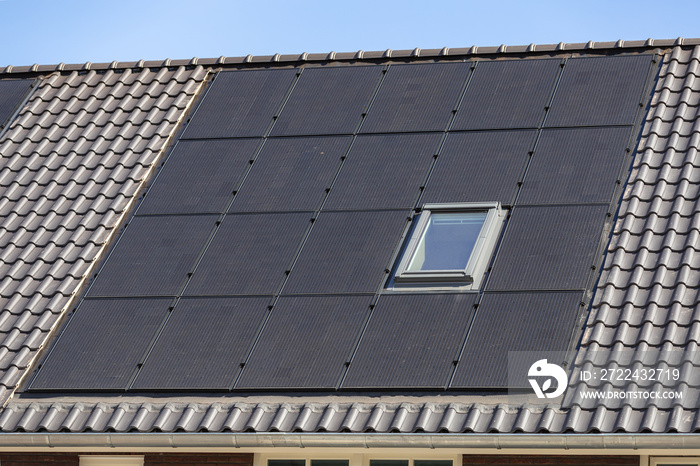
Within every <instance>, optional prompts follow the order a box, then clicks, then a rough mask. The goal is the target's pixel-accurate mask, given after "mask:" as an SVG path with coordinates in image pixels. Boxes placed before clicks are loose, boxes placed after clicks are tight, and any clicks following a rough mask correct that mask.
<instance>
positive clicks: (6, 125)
mask: <svg viewBox="0 0 700 466" xmlns="http://www.w3.org/2000/svg"><path fill="white" fill-rule="evenodd" d="M40 79H41V78H40ZM31 81H32V82H31V83H30V84H29V88H28V89H27V90H26V92H25V93H24V95H23V96H22V98H21V99H20V101H19V102H18V103H17V105H15V107H14V108H13V109H12V112H11V113H10V114H9V115H8V116H7V118H5V120H4V121H0V139H2V137H3V136H4V135H5V133H6V132H7V131H8V130H9V129H10V126H12V122H13V121H14V120H15V118H17V116H18V115H19V114H20V112H21V111H22V108H23V107H24V106H25V104H26V103H27V102H29V99H31V97H32V94H33V93H34V91H36V89H38V88H39V86H38V85H37V84H39V79H33V80H31Z"/></svg>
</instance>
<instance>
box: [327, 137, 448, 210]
mask: <svg viewBox="0 0 700 466" xmlns="http://www.w3.org/2000/svg"><path fill="white" fill-rule="evenodd" d="M440 137H441V136H440V135H439V134H389V135H376V136H358V138H357V140H356V141H355V143H354V144H353V146H352V149H351V150H350V152H349V154H348V157H347V159H346V160H345V164H344V165H343V168H342V169H341V171H340V174H339V175H338V178H337V180H336V182H335V184H334V185H333V188H332V189H331V192H330V194H329V197H328V200H327V201H326V204H325V205H324V207H323V208H324V209H325V210H344V209H395V208H412V207H413V206H414V205H415V203H416V199H417V198H418V195H419V194H420V187H421V186H422V185H423V183H424V181H425V177H426V176H427V175H428V170H429V169H430V166H431V165H432V163H433V155H434V154H435V153H436V151H437V146H438V143H439V142H440Z"/></svg>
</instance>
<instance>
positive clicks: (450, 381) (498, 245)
mask: <svg viewBox="0 0 700 466" xmlns="http://www.w3.org/2000/svg"><path fill="white" fill-rule="evenodd" d="M565 63H566V59H563V60H562V62H561V63H560V66H559V70H558V73H557V76H556V79H555V80H554V85H553V86H552V89H551V91H550V93H549V98H548V99H547V103H546V106H545V109H544V110H545V111H544V112H543V114H542V118H541V120H540V122H539V124H538V128H537V132H536V133H535V137H534V139H533V141H532V143H531V145H530V148H529V150H528V158H527V161H526V164H525V167H523V171H522V173H521V175H520V178H519V181H518V184H517V188H516V191H515V194H514V196H513V199H512V201H511V203H510V204H511V205H515V203H516V201H517V198H518V195H519V192H520V190H521V188H522V182H523V179H524V177H525V174H526V173H527V169H528V166H529V165H530V162H531V161H532V154H533V153H534V150H535V147H536V146H537V141H538V139H539V137H540V134H541V132H542V128H543V127H544V124H545V122H546V119H547V113H548V109H549V107H550V106H551V104H552V101H553V99H554V96H555V95H556V91H557V87H558V85H559V82H560V80H561V76H562V73H563V68H564V64H565ZM458 111H459V110H458ZM510 218H511V213H510V212H508V214H507V215H506V218H505V219H504V222H503V223H504V224H503V226H502V228H501V231H500V234H499V238H498V241H497V242H496V245H495V246H494V251H493V254H492V255H491V258H490V260H489V265H488V267H487V268H486V273H485V277H484V279H483V282H482V286H481V289H480V290H479V291H478V296H477V298H476V301H475V303H474V313H473V315H472V317H471V321H470V322H469V324H468V325H467V328H466V330H465V332H464V336H463V338H462V345H461V347H460V348H459V351H458V354H457V356H456V359H455V361H456V364H454V365H453V367H452V372H451V373H450V375H449V377H448V380H447V388H450V387H451V386H452V384H453V382H454V379H455V376H456V374H457V370H458V368H459V364H460V362H461V361H462V359H463V355H464V351H465V349H466V345H467V342H468V341H469V336H470V334H471V331H472V329H473V326H474V322H475V320H476V318H477V316H478V315H479V306H480V305H481V301H482V299H483V297H484V290H486V289H487V287H488V284H489V279H490V278H491V270H492V269H493V265H494V264H495V262H496V259H497V257H498V252H499V251H500V248H501V245H502V243H503V238H504V237H505V235H506V233H507V231H508V229H509V228H508V226H509V221H510Z"/></svg>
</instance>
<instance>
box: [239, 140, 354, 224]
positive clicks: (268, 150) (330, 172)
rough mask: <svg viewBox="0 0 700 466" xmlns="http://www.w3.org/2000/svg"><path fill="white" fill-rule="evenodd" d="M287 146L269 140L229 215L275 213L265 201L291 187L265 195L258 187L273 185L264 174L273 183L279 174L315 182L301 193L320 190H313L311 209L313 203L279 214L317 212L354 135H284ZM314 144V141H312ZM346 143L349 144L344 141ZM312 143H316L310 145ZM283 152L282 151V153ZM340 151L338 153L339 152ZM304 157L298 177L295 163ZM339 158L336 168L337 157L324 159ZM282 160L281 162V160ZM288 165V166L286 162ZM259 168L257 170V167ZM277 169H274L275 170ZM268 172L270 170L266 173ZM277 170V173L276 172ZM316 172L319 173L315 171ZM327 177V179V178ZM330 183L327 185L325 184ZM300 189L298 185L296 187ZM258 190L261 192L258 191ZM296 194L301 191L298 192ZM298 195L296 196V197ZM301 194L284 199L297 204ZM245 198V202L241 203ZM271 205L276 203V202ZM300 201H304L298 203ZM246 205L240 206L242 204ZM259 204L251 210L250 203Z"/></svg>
mask: <svg viewBox="0 0 700 466" xmlns="http://www.w3.org/2000/svg"><path fill="white" fill-rule="evenodd" d="M284 139H286V141H284V142H285V144H283V145H282V144H280V142H282V139H281V138H270V137H268V138H266V145H265V148H263V149H262V150H261V152H260V155H259V156H258V157H256V159H255V160H256V162H255V163H254V164H253V167H251V172H250V174H248V175H247V176H246V178H245V180H244V182H245V183H246V184H243V183H242V184H241V186H240V187H239V188H238V193H237V195H236V199H234V201H233V202H232V203H231V204H230V206H229V208H228V210H227V213H242V212H256V211H257V212H275V210H268V208H267V206H265V202H267V199H268V198H269V197H274V196H275V195H279V193H277V190H280V189H283V188H284V189H286V190H289V188H290V186H288V185H285V186H282V187H281V188H280V187H270V186H268V187H267V188H266V189H265V190H264V192H263V193H260V192H259V188H258V187H259V186H263V185H264V183H265V182H267V183H273V181H271V180H270V179H268V178H264V177H263V174H265V175H267V176H268V177H269V176H270V175H272V178H273V180H277V179H278V178H277V175H278V174H282V175H281V176H282V177H292V178H293V179H294V180H295V183H297V182H298V181H297V180H298V179H300V178H304V177H310V178H311V179H312V183H311V186H308V185H305V186H304V188H305V189H303V190H302V191H304V192H310V191H309V189H308V188H309V187H313V188H314V189H318V191H314V197H316V198H317V201H316V204H315V205H313V207H312V206H311V204H310V203H306V204H305V205H304V206H303V207H296V206H290V207H288V208H284V209H282V210H279V212H292V211H298V212H311V213H314V212H316V211H318V210H320V208H321V204H322V203H323V201H324V199H325V197H326V195H327V193H328V191H329V190H330V183H332V180H333V178H334V177H335V176H336V175H337V173H338V171H339V169H340V166H341V165H342V164H343V162H344V159H343V158H344V157H346V156H347V153H348V151H349V150H350V147H351V145H352V141H353V139H352V137H351V136H347V135H346V136H302V137H299V136H285V137H284ZM313 141H315V142H313ZM343 141H346V142H343ZM311 142H313V144H311ZM343 144H344V145H345V147H344V148H343V149H340V150H338V148H340V147H341V146H343ZM280 151H281V152H280ZM336 151H337V152H336ZM299 155H301V156H302V157H301V158H300V159H299V160H303V161H304V164H303V165H304V168H303V170H304V172H303V173H299V174H298V176H296V175H297V174H296V173H295V170H297V171H298V170H299V169H300V164H297V163H295V161H296V159H295V157H297V156H299ZM331 155H332V156H333V157H335V156H336V155H339V156H338V157H337V161H336V162H335V164H334V166H333V165H332V164H333V160H336V159H335V158H329V159H328V160H324V158H326V157H331ZM273 156H274V157H277V159H278V160H274V161H273V160H272V158H273ZM280 157H281V158H282V160H279V159H280ZM285 161H286V162H287V163H289V165H287V164H285V163H284V162H285ZM256 167H257V168H256ZM273 167H274V168H273ZM310 167H311V168H310ZM265 170H267V171H265ZM275 170H278V171H275ZM314 170H317V171H314ZM321 174H323V177H324V180H323V183H321V182H320V181H319V180H320V176H321ZM326 177H327V179H326ZM251 180H253V181H257V182H258V184H257V185H256V184H253V186H252V187H250V183H252V182H253V181H251ZM326 183H327V184H326ZM296 187H297V188H298V186H296ZM256 189H258V191H256ZM297 191H299V190H298V189H297ZM295 196H296V197H295ZM298 197H299V193H298V192H297V193H292V194H289V195H285V196H284V199H286V202H292V203H293V202H295V201H298ZM241 199H242V200H241ZM272 202H275V200H273V201H272ZM298 202H301V201H298ZM241 203H243V205H242V206H241V205H240V204H241ZM251 203H252V204H253V205H255V204H256V203H257V204H258V208H257V209H256V208H252V209H251V208H250V204H251Z"/></svg>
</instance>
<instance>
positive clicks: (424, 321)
mask: <svg viewBox="0 0 700 466" xmlns="http://www.w3.org/2000/svg"><path fill="white" fill-rule="evenodd" d="M476 296H477V295H476V294H475V293H454V294H423V295H420V294H409V295H398V294H395V295H383V296H382V297H381V298H380V299H379V302H378V303H377V306H376V308H375V309H374V312H373V313H372V317H371V318H370V321H369V324H368V326H367V328H366V330H365V332H364V334H363V336H362V340H360V345H359V347H358V349H357V353H356V354H355V357H354V358H353V360H352V363H351V364H350V368H349V369H348V373H347V376H346V378H345V381H344V382H343V385H342V388H345V389H351V388H404V387H410V388H444V387H445V386H446V385H447V383H448V379H449V377H450V375H451V372H452V368H453V361H455V360H456V359H457V356H458V355H459V350H460V347H461V346H462V342H463V339H464V335H465V334H466V331H467V327H468V325H469V322H470V321H471V318H472V315H473V313H474V303H475V302H476Z"/></svg>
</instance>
